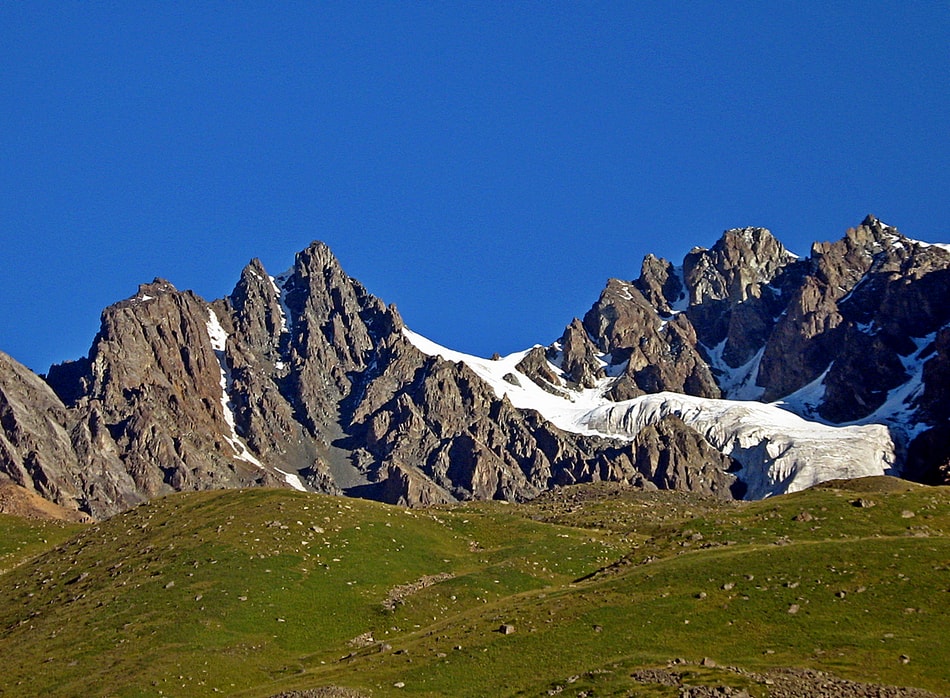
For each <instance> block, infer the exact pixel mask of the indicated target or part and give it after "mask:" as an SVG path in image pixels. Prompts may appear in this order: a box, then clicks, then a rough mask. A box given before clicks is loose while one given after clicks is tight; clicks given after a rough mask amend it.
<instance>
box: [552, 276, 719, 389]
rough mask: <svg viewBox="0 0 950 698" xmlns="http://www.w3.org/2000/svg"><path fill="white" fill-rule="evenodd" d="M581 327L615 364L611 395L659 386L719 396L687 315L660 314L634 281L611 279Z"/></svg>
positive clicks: (659, 387) (610, 361)
mask: <svg viewBox="0 0 950 698" xmlns="http://www.w3.org/2000/svg"><path fill="white" fill-rule="evenodd" d="M660 264H662V262H660ZM647 283H648V282H646V281H644V284H643V285H646V284H647ZM583 326H584V328H585V329H586V331H587V333H588V334H589V335H590V337H591V338H593V340H594V341H596V342H597V345H598V348H599V349H600V351H601V352H603V353H604V354H606V355H609V363H610V364H611V365H613V366H614V367H618V368H616V369H615V370H616V371H617V372H619V373H620V380H618V381H616V382H615V383H614V385H613V386H612V388H611V392H610V397H611V398H612V399H615V400H627V399H630V398H633V397H637V396H638V395H644V394H647V393H656V392H660V391H663V390H672V391H676V392H683V393H687V394H689V395H698V396H701V397H719V395H720V391H719V388H718V386H717V385H716V382H715V379H714V378H713V375H712V372H711V371H710V370H709V367H708V365H707V364H706V362H705V361H704V360H703V357H702V355H701V354H700V351H699V348H698V344H697V338H696V333H695V330H694V328H693V326H692V323H691V322H690V320H689V318H688V317H687V316H686V315H684V314H682V313H679V314H676V315H675V316H674V317H672V319H671V318H669V317H666V318H664V317H661V315H660V312H659V310H658V309H657V308H655V307H653V306H652V305H651V304H650V302H649V301H648V300H647V298H646V297H645V296H644V295H643V294H642V293H641V292H640V290H639V288H638V286H637V285H635V284H633V283H626V282H623V281H620V280H618V279H610V280H609V281H608V282H607V288H606V289H604V291H603V292H602V293H601V294H600V298H599V299H598V300H597V302H596V303H595V304H594V306H593V307H592V308H591V309H590V310H589V311H588V312H587V314H586V315H585V316H584V322H583ZM569 329H570V328H569Z"/></svg>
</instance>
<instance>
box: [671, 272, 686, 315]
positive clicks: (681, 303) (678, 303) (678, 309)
mask: <svg viewBox="0 0 950 698" xmlns="http://www.w3.org/2000/svg"><path fill="white" fill-rule="evenodd" d="M673 274H674V276H676V278H677V279H679V282H680V289H681V291H680V297H679V298H677V299H676V300H675V301H674V302H672V303H670V310H672V311H673V313H674V314H675V313H682V312H683V311H684V310H686V309H687V308H689V291H688V290H687V289H686V275H685V274H684V273H683V267H673Z"/></svg>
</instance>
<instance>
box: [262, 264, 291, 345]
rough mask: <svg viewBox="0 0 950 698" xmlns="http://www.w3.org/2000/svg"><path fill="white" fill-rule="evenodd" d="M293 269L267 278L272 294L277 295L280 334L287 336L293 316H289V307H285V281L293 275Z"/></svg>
mask: <svg viewBox="0 0 950 698" xmlns="http://www.w3.org/2000/svg"><path fill="white" fill-rule="evenodd" d="M293 273H294V269H293V267H291V268H290V269H288V270H287V271H285V272H284V273H283V274H278V275H277V276H268V277H267V278H268V279H269V280H270V284H271V287H272V288H273V289H274V293H275V294H276V295H277V303H278V305H279V306H280V332H281V334H288V333H289V332H290V323H291V322H292V318H293V315H291V314H290V307H289V306H288V305H287V289H286V286H287V281H288V279H290V277H291V276H292V275H293Z"/></svg>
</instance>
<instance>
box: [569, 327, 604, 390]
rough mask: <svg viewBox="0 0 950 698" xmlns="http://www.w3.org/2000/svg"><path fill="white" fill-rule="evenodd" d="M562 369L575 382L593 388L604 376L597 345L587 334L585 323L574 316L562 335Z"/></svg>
mask: <svg viewBox="0 0 950 698" xmlns="http://www.w3.org/2000/svg"><path fill="white" fill-rule="evenodd" d="M560 345H561V370H563V371H564V374H565V375H566V376H567V377H568V379H569V380H570V381H572V382H573V383H575V384H577V385H579V386H581V387H583V388H593V387H595V386H596V385H597V381H598V380H599V379H601V378H603V377H604V369H603V367H602V364H603V362H602V361H600V359H599V358H598V357H597V347H596V346H594V343H593V342H592V341H591V340H590V337H588V336H587V330H586V329H584V325H583V323H582V322H581V321H580V320H578V319H577V318H574V320H573V322H571V324H570V325H568V326H567V329H565V330H564V334H563V335H561V341H560Z"/></svg>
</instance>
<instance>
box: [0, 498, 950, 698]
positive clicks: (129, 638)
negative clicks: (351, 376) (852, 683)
mask: <svg viewBox="0 0 950 698" xmlns="http://www.w3.org/2000/svg"><path fill="white" fill-rule="evenodd" d="M859 500H863V501H859ZM858 504H862V505H863V506H858ZM869 504H871V505H873V506H868V505H869ZM0 526H6V527H8V528H4V529H2V530H3V531H4V532H6V531H8V530H9V531H10V532H11V533H15V535H12V536H11V537H9V538H8V537H6V536H4V541H5V542H4V543H3V545H8V546H9V545H10V543H9V541H10V540H12V539H13V538H17V539H20V540H22V541H23V542H22V543H20V542H18V543H17V544H16V546H15V547H14V548H13V549H12V552H11V553H9V554H12V555H14V557H12V558H10V559H11V561H16V562H18V563H19V564H18V565H17V566H15V567H14V566H12V565H11V566H10V568H8V571H6V572H5V573H3V575H2V576H0V580H2V581H3V584H4V589H5V591H6V593H5V594H4V597H3V599H2V600H0V651H2V652H3V656H4V668H3V672H2V678H0V695H2V696H20V695H22V696H30V695H51V696H57V695H58V696H75V695H110V696H111V695H114V696H140V695H176V696H177V695H186V696H187V695H196V696H198V695H221V694H224V695H245V696H270V695H273V694H276V693H279V692H281V691H284V690H290V689H306V688H313V687H317V686H325V685H338V686H348V687H352V688H355V689H358V690H361V691H363V692H365V693H367V694H370V695H373V696H386V695H405V694H413V695H453V696H484V695H546V694H547V692H548V691H549V690H561V691H563V692H564V693H565V694H566V695H578V694H583V693H584V692H586V694H587V695H591V696H593V695H597V696H601V695H626V694H627V692H629V691H632V690H634V688H635V689H636V690H637V692H638V694H642V695H651V694H655V695H677V693H676V689H674V688H671V687H667V686H649V687H644V686H643V685H641V684H637V683H636V682H635V681H634V679H633V678H632V677H631V674H633V673H634V672H636V671H637V670H639V669H643V668H649V667H665V666H667V664H668V663H669V662H670V661H671V660H674V659H682V660H684V662H680V663H679V664H678V665H677V666H680V667H681V671H682V672H685V674H686V675H687V680H693V681H712V682H718V684H724V685H733V686H736V687H742V688H745V689H746V690H748V691H750V693H752V695H762V696H765V695H767V694H768V693H767V688H766V687H765V686H764V685H763V684H760V683H757V682H756V681H754V680H753V679H751V678H749V677H748V676H746V675H742V674H738V673H736V672H733V671H727V670H723V669H721V667H723V666H730V667H742V668H743V669H746V670H750V671H762V670H768V669H770V668H774V667H810V668H815V669H820V670H823V671H829V672H833V673H835V674H837V675H839V676H842V677H844V678H849V679H852V680H863V681H871V682H879V683H887V684H893V685H900V686H915V687H920V688H925V689H929V690H932V691H935V692H938V693H950V668H948V667H947V665H946V662H945V659H946V657H948V656H950V639H948V638H947V637H946V632H945V628H946V624H947V621H948V616H950V613H948V610H950V491H948V489H946V488H930V489H928V488H923V487H916V486H909V485H907V486H905V485H903V483H897V486H895V483H894V482H893V481H890V480H886V479H873V480H868V481H863V482H859V483H848V484H846V485H844V484H840V483H839V487H837V488H832V487H825V488H816V489H813V490H810V491H807V492H801V493H797V494H793V495H787V496H783V497H777V498H774V499H770V500H765V501H762V502H753V503H739V504H737V503H722V502H716V501H714V500H708V499H704V498H701V497H697V496H694V495H684V494H681V493H642V492H636V491H633V490H629V489H623V488H618V487H616V486H610V485H599V486H590V485H588V486H579V487H575V488H566V489H564V490H560V491H558V492H556V493H552V494H549V495H545V496H544V497H542V498H539V499H538V500H536V501H535V502H532V503H529V504H525V505H507V504H502V503H497V502H487V503H485V502H483V503H470V504H465V505H457V506H452V507H438V508H434V509H430V510H406V509H403V508H399V507H391V506H387V505H382V504H378V503H374V502H367V501H359V500H348V499H341V498H332V497H326V496H320V495H310V494H305V493H298V492H288V491H284V490H243V491H228V492H206V493H191V494H186V495H176V496H173V497H169V498H165V499H160V500H155V501H153V502H150V503H148V504H144V505H141V506H139V507H136V508H135V509H133V510H131V511H129V512H126V513H125V514H122V515H120V516H117V517H114V518H113V519H110V520H109V521H105V522H102V523H100V524H98V525H95V526H92V527H85V528H83V527H75V526H74V527H73V528H71V529H70V528H68V527H62V528H56V529H55V530H56V531H57V533H58V534H59V535H58V536H54V535H53V534H52V533H50V531H47V530H45V529H40V528H34V527H36V526H37V524H35V523H28V522H19V521H17V520H10V521H7V520H6V519H0ZM44 538H45V540H46V541H47V542H46V543H42V542H41V541H42V540H43V539H44ZM41 550H45V551H46V552H40V551H41ZM7 554H8V553H7V552H6V549H5V548H0V555H7ZM31 556H35V557H31ZM3 559H5V558H3V557H0V560H3ZM387 599H388V600H390V601H391V602H392V603H390V604H388V606H387V604H386V603H385V602H386V601H387ZM792 609H794V610H795V612H794V613H790V610H792ZM502 624H510V625H512V626H513V627H514V632H513V633H511V634H503V633H501V632H499V628H500V627H501V625H502ZM704 657H709V658H711V659H713V660H715V663H716V664H717V665H718V666H719V667H720V668H716V667H700V666H698V663H699V661H700V660H701V659H702V658H704ZM690 677H691V678H690ZM718 684H717V685H718Z"/></svg>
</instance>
